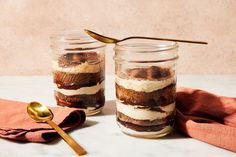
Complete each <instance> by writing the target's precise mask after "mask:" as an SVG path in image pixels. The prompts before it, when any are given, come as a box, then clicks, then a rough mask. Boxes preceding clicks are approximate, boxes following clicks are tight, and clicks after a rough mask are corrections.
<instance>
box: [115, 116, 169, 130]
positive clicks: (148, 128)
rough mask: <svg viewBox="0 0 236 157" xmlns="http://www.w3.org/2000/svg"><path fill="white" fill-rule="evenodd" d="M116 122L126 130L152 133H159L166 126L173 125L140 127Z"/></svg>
mask: <svg viewBox="0 0 236 157" xmlns="http://www.w3.org/2000/svg"><path fill="white" fill-rule="evenodd" d="M117 121H118V122H119V123H120V124H121V125H123V126H124V127H126V128H129V129H132V130H135V131H140V132H152V131H160V130H162V129H164V128H165V127H166V126H172V125H173V124H169V123H166V124H161V125H153V126H140V125H136V124H132V123H128V122H123V121H121V120H120V119H117Z"/></svg>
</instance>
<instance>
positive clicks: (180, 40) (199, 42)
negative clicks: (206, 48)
mask: <svg viewBox="0 0 236 157" xmlns="http://www.w3.org/2000/svg"><path fill="white" fill-rule="evenodd" d="M129 39H151V40H165V41H175V42H184V43H193V44H207V42H205V41H194V40H182V39H169V38H153V37H141V36H132V37H128V38H125V39H122V40H120V41H118V42H121V41H124V40H129Z"/></svg>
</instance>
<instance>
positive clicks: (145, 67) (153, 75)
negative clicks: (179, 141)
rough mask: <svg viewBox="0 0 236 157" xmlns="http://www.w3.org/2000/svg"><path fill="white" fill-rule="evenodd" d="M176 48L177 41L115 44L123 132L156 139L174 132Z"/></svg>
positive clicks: (118, 110) (119, 116) (120, 122)
mask: <svg viewBox="0 0 236 157" xmlns="http://www.w3.org/2000/svg"><path fill="white" fill-rule="evenodd" d="M177 49H178V45H177V43H175V42H169V41H158V40H148V39H132V40H127V41H124V42H121V43H118V44H116V46H115V48H114V50H115V56H114V60H115V74H116V84H115V86H116V98H117V99H116V108H117V123H118V125H119V126H120V128H121V130H122V131H123V132H124V133H126V134H128V135H131V136H136V137H143V138H157V137H162V136H165V135H167V134H168V133H170V132H171V130H172V128H173V124H174V116H175V97H176V72H175V71H176V60H177V58H178V55H177Z"/></svg>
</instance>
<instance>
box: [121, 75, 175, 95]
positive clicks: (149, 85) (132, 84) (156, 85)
mask: <svg viewBox="0 0 236 157" xmlns="http://www.w3.org/2000/svg"><path fill="white" fill-rule="evenodd" d="M116 83H117V84H118V85H119V86H122V87H124V88H126V89H132V90H134V91H137V92H147V93H149V92H152V91H155V90H159V89H162V88H164V87H166V86H168V85H170V84H174V83H175V78H173V77H169V78H166V79H164V80H138V79H123V78H120V77H118V76H116Z"/></svg>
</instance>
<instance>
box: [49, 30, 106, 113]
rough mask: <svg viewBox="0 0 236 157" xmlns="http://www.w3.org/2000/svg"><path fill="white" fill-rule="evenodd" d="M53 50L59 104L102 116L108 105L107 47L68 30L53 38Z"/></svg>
mask: <svg viewBox="0 0 236 157" xmlns="http://www.w3.org/2000/svg"><path fill="white" fill-rule="evenodd" d="M51 48H52V51H53V60H52V64H53V66H52V71H53V80H54V87H55V88H54V91H55V98H56V102H57V105H60V106H67V107H75V108H80V109H83V110H84V111H85V112H86V114H87V115H94V114H96V113H99V112H100V111H101V109H102V107H103V106H104V103H105V96H104V87H105V86H104V85H105V83H104V81H105V76H104V72H105V55H104V51H105V44H103V43H101V42H99V41H96V40H94V39H93V38H91V37H89V36H88V35H86V34H85V33H82V32H79V31H65V32H62V33H60V34H56V35H53V36H52V37H51Z"/></svg>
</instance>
